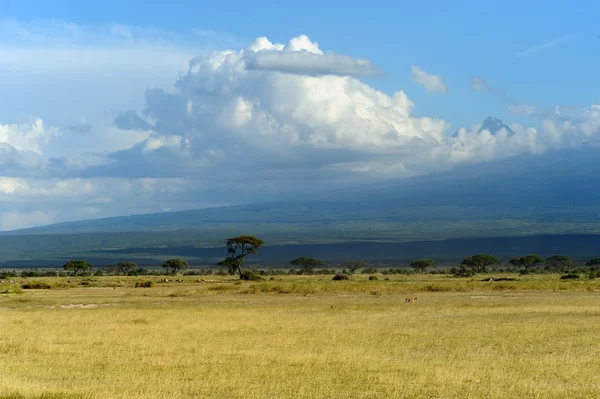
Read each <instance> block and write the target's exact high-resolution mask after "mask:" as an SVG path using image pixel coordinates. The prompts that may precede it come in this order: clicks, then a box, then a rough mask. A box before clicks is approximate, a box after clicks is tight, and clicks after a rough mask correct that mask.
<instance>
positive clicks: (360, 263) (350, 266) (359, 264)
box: [340, 260, 369, 274]
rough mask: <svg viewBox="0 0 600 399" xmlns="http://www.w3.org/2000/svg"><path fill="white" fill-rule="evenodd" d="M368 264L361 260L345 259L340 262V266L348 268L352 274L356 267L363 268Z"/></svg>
mask: <svg viewBox="0 0 600 399" xmlns="http://www.w3.org/2000/svg"><path fill="white" fill-rule="evenodd" d="M368 266H369V264H368V263H367V262H365V261H363V260H347V261H345V262H342V264H341V265H340V267H342V268H343V269H348V272H349V273H350V274H354V273H355V272H356V271H357V270H358V269H363V268H366V267H368Z"/></svg>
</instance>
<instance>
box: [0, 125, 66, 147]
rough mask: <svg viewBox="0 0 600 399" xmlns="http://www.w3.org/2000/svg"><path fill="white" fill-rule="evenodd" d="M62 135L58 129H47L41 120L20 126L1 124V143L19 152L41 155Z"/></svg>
mask: <svg viewBox="0 0 600 399" xmlns="http://www.w3.org/2000/svg"><path fill="white" fill-rule="evenodd" d="M60 134H61V133H60V131H59V130H58V129H56V128H52V127H50V128H48V127H45V126H44V122H43V121H42V120H41V119H39V118H36V119H34V120H33V121H31V122H30V123H25V124H20V125H16V124H13V125H3V124H1V123H0V143H5V144H8V145H10V146H12V147H13V148H14V149H16V150H17V151H32V152H35V153H36V154H41V153H42V149H43V147H44V146H46V145H47V144H48V143H49V142H50V141H51V140H52V139H53V138H55V137H58V136H59V135H60Z"/></svg>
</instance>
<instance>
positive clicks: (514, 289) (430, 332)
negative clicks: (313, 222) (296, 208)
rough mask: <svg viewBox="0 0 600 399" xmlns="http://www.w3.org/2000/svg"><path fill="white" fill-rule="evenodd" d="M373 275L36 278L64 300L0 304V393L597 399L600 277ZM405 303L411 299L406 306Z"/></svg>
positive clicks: (22, 294) (46, 292) (48, 294)
mask: <svg viewBox="0 0 600 399" xmlns="http://www.w3.org/2000/svg"><path fill="white" fill-rule="evenodd" d="M367 277H368V276H362V275H357V276H353V277H352V280H350V281H331V276H311V277H300V276H293V277H288V276H285V277H275V278H276V279H275V280H270V281H264V282H258V283H248V282H243V283H237V282H236V281H233V280H232V279H231V278H229V277H218V279H220V280H221V281H222V282H219V283H201V282H198V283H194V281H195V280H197V279H198V278H196V277H194V278H188V277H186V278H184V280H185V282H184V283H166V284H164V283H158V282H157V283H155V285H154V287H150V288H133V287H134V284H135V282H136V281H138V280H140V281H145V280H148V279H149V278H146V277H143V278H140V279H138V278H131V277H128V278H114V277H110V278H108V277H103V278H92V279H90V282H91V284H90V286H81V285H79V283H80V282H81V281H82V280H83V279H69V280H71V283H67V282H66V281H67V279H56V278H48V279H37V278H36V279H28V281H29V280H31V281H48V282H49V283H50V284H56V285H57V286H58V287H59V289H42V290H29V289H26V290H17V289H14V292H12V291H11V292H9V293H6V294H0V320H1V323H0V398H63V397H66V398H196V397H198V398H200V397H211V398H213V397H214V398H358V397H360V398H388V397H399V398H528V397H537V398H592V397H596V396H597V392H599V391H600V377H598V376H597V374H598V373H597V370H598V369H599V366H600V344H599V343H598V339H597V337H598V336H599V333H600V321H599V320H600V317H599V316H600V295H599V294H598V292H596V291H597V290H599V289H600V285H599V284H598V282H597V281H595V280H593V281H589V280H583V281H560V280H559V278H558V276H556V275H554V276H513V277H516V278H518V281H506V282H482V281H480V280H481V278H483V276H477V278H474V279H457V278H453V277H449V276H432V275H424V276H396V275H395V276H390V277H389V278H390V280H389V281H386V280H383V279H384V278H385V276H381V275H380V276H378V277H379V280H378V281H369V280H368V279H367ZM150 279H152V278H150ZM211 279H217V277H211ZM18 280H19V281H20V280H22V279H18ZM155 280H156V281H158V280H159V278H156V279H155ZM495 287H502V288H500V289H498V288H495ZM0 291H4V285H3V286H1V287H0ZM406 296H416V297H417V298H418V299H417V301H416V303H414V304H405V303H404V298H405V297H406Z"/></svg>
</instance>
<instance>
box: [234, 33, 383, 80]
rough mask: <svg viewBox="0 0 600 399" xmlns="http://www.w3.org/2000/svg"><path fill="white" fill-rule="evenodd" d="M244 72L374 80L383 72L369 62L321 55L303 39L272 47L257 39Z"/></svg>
mask: <svg viewBox="0 0 600 399" xmlns="http://www.w3.org/2000/svg"><path fill="white" fill-rule="evenodd" d="M244 63H245V66H246V68H247V69H255V70H263V71H274V72H285V73H294V74H299V75H313V76H318V75H340V76H361V75H362V76H377V75H381V74H382V72H381V70H379V68H377V67H375V66H374V65H373V64H371V62H370V61H369V60H366V59H353V58H350V57H348V56H345V55H338V54H334V53H327V54H325V53H323V52H322V51H321V50H320V49H319V44H318V43H316V42H312V41H311V40H310V38H309V37H308V36H306V35H301V36H298V37H296V38H293V39H292V40H290V42H289V43H288V44H287V45H282V44H272V43H271V42H270V41H269V40H268V39H267V38H266V37H261V38H258V39H256V41H255V42H254V43H253V44H252V45H251V46H250V47H249V49H248V51H247V52H245V53H244Z"/></svg>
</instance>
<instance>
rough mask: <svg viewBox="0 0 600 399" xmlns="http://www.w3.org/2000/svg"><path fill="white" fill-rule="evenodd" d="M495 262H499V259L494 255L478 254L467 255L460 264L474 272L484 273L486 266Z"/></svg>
mask: <svg viewBox="0 0 600 399" xmlns="http://www.w3.org/2000/svg"><path fill="white" fill-rule="evenodd" d="M495 263H500V260H499V259H498V258H496V257H495V256H492V255H488V254H479V255H473V256H469V257H468V258H466V259H465V260H463V261H462V263H461V265H462V266H465V267H467V268H469V269H471V270H472V271H473V272H475V273H484V272H485V271H486V269H487V268H488V266H491V265H493V264H495Z"/></svg>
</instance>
